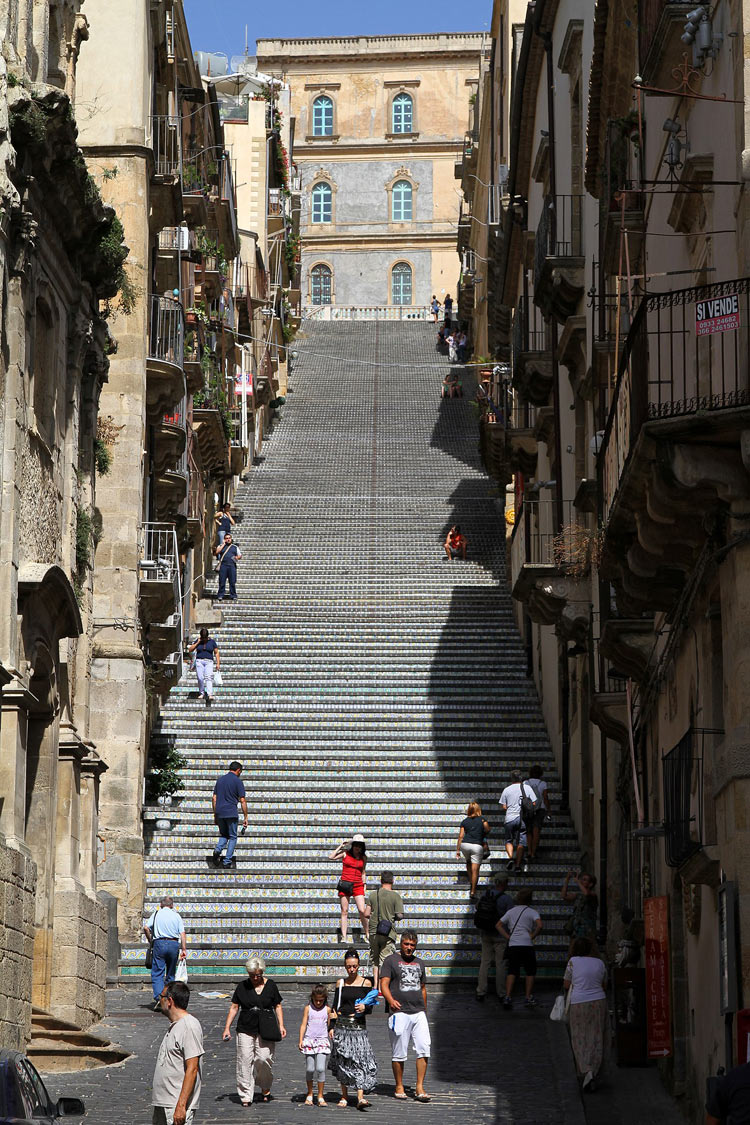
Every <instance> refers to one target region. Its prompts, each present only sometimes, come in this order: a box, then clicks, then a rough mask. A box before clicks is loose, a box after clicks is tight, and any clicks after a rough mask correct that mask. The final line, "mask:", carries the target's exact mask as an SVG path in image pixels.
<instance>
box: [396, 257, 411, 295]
mask: <svg viewBox="0 0 750 1125" xmlns="http://www.w3.org/2000/svg"><path fill="white" fill-rule="evenodd" d="M411 292H412V273H411V266H410V265H409V263H408V262H396V265H395V266H394V267H393V269H392V271H391V304H392V305H410V304H411Z"/></svg>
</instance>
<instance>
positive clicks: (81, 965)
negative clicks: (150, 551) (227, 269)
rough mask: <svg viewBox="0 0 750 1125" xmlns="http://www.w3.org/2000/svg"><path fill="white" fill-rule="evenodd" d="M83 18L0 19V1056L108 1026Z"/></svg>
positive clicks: (114, 287)
mask: <svg viewBox="0 0 750 1125" xmlns="http://www.w3.org/2000/svg"><path fill="white" fill-rule="evenodd" d="M78 8H79V5H78V4H77V3H72V2H68V3H64V4H55V5H51V4H49V3H41V2H35V3H34V4H25V5H20V4H15V3H11V4H5V5H2V6H0V25H1V26H2V27H3V31H4V42H3V51H4V57H3V60H2V61H1V62H0V160H1V161H2V174H1V175H0V191H1V192H2V208H1V209H0V210H1V211H2V220H0V285H2V292H3V294H4V300H3V304H2V334H3V339H4V341H5V346H4V348H3V351H2V357H1V358H0V385H1V387H2V407H3V409H2V420H1V422H0V538H1V539H2V547H1V548H0V594H1V595H2V600H3V604H4V605H5V606H6V613H5V614H4V615H3V619H2V624H1V625H0V661H1V662H2V668H1V670H0V682H1V683H2V699H1V706H2V717H1V719H0V792H2V793H3V794H4V798H3V801H2V807H1V808H0V835H1V836H2V839H1V840H0V903H2V906H1V907H0V955H1V956H2V960H3V966H4V969H5V968H6V967H7V969H8V971H4V972H3V974H2V980H1V981H0V1011H1V1012H2V1018H1V1019H0V1043H2V1044H3V1045H6V1044H8V1045H12V1046H23V1044H24V1042H25V1041H26V1039H27V1038H28V1035H29V1029H30V1013H31V1004H32V1002H33V1003H34V1004H36V1005H38V1006H39V1007H41V1008H44V1009H49V1010H52V1011H54V1012H56V1014H64V1015H65V1016H66V1017H67V1018H69V1019H70V1020H72V1021H74V1022H77V1023H79V1024H82V1025H83V1026H88V1024H90V1023H91V1022H93V1021H94V1020H96V1019H99V1018H100V1016H101V1014H102V1013H103V1011H104V983H105V981H104V971H103V964H104V962H103V959H102V951H103V949H104V948H105V944H106V931H107V919H106V911H105V910H104V909H103V907H102V906H101V905H100V903H99V901H98V899H97V897H96V848H95V847H94V846H93V840H94V839H95V837H96V834H97V832H98V778H99V776H100V775H101V774H102V773H103V772H104V771H105V770H106V763H105V762H104V760H103V759H102V757H101V755H100V753H99V752H98V751H97V748H96V746H95V745H94V743H93V742H92V740H91V725H90V714H91V700H90V696H89V682H88V671H89V668H90V664H91V654H92V648H93V644H94V633H95V623H94V620H93V617H92V612H91V611H92V603H91V596H92V575H91V566H92V555H93V549H94V543H95V540H96V536H97V534H98V520H97V474H96V459H95V450H96V435H97V411H98V406H99V396H100V394H101V388H102V385H103V384H104V383H105V382H106V379H107V373H108V359H107V357H108V353H109V352H110V350H111V346H112V344H111V339H110V337H109V333H108V330H107V326H106V322H105V320H104V318H103V317H102V315H101V302H102V301H106V300H108V299H110V298H112V297H114V296H115V294H116V293H117V291H118V289H119V286H120V283H121V277H122V273H121V263H122V261H123V259H124V257H125V256H126V253H127V249H126V248H125V247H123V246H122V244H121V243H122V231H121V228H120V227H119V225H118V223H117V221H116V219H115V215H114V212H113V211H112V210H111V209H108V208H107V207H105V206H104V204H103V202H102V200H101V197H100V195H99V193H98V192H97V191H96V189H95V188H93V187H92V184H91V182H90V180H89V178H88V173H87V168H86V165H85V162H84V160H83V156H82V154H81V151H80V149H79V148H78V145H77V131H76V125H75V118H74V104H75V103H74V97H75V79H76V64H77V60H78V53H79V49H80V46H81V43H82V42H83V41H84V40H85V39H86V35H87V25H86V21H85V19H84V18H83V17H82V15H81V14H80V12H79V11H78ZM61 928H62V929H64V931H65V940H64V941H60V942H57V941H56V940H55V935H56V933H57V932H58V931H60V930H61ZM84 951H85V952H86V954H87V956H84Z"/></svg>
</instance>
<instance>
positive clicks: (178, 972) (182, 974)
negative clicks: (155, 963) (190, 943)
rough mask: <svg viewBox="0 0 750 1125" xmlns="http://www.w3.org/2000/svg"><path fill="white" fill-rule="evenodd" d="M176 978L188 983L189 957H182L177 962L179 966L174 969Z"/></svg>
mask: <svg viewBox="0 0 750 1125" xmlns="http://www.w3.org/2000/svg"><path fill="white" fill-rule="evenodd" d="M174 979H175V980H181V981H182V983H183V984H187V979H188V974H187V959H186V958H185V957H181V958H180V960H179V961H178V962H177V968H176V969H175V971H174Z"/></svg>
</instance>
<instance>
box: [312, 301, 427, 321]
mask: <svg viewBox="0 0 750 1125" xmlns="http://www.w3.org/2000/svg"><path fill="white" fill-rule="evenodd" d="M302 315H303V317H305V319H306V320H311V319H314V320H429V319H430V317H431V315H432V314H431V312H430V309H429V307H428V306H427V305H305V307H304V308H303V310H302Z"/></svg>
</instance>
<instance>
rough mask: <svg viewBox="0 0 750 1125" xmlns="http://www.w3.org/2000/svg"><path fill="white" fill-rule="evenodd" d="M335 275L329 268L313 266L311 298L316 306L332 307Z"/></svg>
mask: <svg viewBox="0 0 750 1125" xmlns="http://www.w3.org/2000/svg"><path fill="white" fill-rule="evenodd" d="M332 281H333V275H332V273H331V271H330V269H329V268H328V266H313V268H312V272H311V274H310V290H311V293H310V296H311V298H312V303H313V304H314V305H330V303H331V289H332V285H331V283H332Z"/></svg>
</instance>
